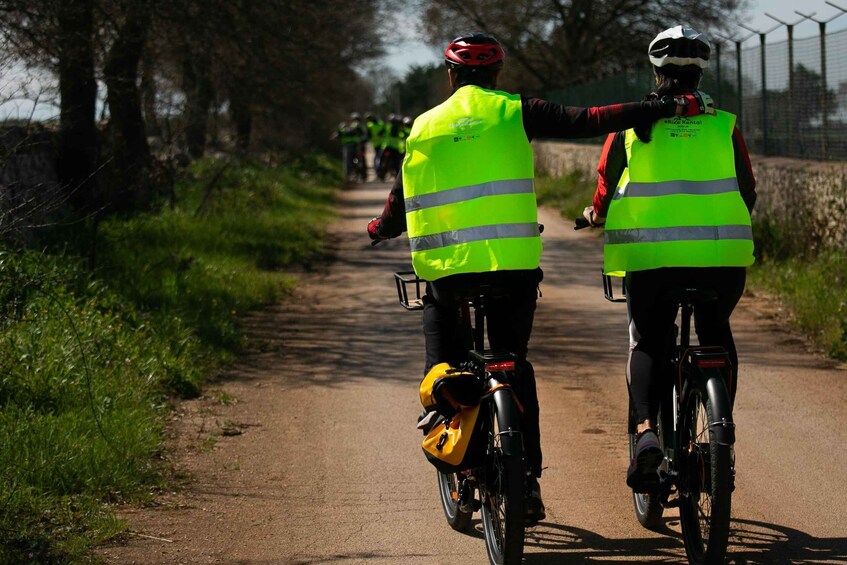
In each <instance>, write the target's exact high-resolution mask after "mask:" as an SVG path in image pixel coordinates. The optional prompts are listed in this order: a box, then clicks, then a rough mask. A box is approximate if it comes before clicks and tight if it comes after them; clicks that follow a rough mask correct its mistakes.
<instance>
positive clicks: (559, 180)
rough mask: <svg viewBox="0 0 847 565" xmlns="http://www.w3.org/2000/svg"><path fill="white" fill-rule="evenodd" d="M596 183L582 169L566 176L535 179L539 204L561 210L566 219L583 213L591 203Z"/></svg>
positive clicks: (568, 219)
mask: <svg viewBox="0 0 847 565" xmlns="http://www.w3.org/2000/svg"><path fill="white" fill-rule="evenodd" d="M594 188H595V185H594V184H593V183H592V182H591V181H590V179H588V178H587V176H586V175H585V173H583V172H582V171H580V170H573V171H571V172H570V173H568V175H567V176H564V177H550V176H539V177H538V178H536V179H535V193H536V195H537V197H538V202H539V204H544V205H546V206H549V207H550V208H553V209H555V210H559V211H560V212H561V213H562V217H563V218H565V220H566V221H570V222H573V219H574V218H576V217H577V216H581V215H582V210H583V209H584V208H585V207H586V206H588V205H589V204H591V200H592V199H593V198H594Z"/></svg>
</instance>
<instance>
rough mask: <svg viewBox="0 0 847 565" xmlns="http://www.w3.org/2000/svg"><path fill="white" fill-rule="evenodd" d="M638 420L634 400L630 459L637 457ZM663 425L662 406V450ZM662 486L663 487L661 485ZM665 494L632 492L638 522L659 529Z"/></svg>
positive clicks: (659, 426)
mask: <svg viewBox="0 0 847 565" xmlns="http://www.w3.org/2000/svg"><path fill="white" fill-rule="evenodd" d="M635 426H636V422H635V407H634V406H633V404H632V400H630V402H629V458H630V460H631V459H633V458H634V457H635V443H636V439H635V438H636V433H635V432H636V429H635ZM663 427H664V426H663V425H662V412H661V408H660V409H659V416H658V418H657V426H656V435H657V436H659V445H660V446H661V447H662V450H664V449H665V433H664V430H663ZM666 466H667V463H662V468H663V469H664V470H667V469H666V468H665V467H666ZM660 488H661V487H660ZM662 500H663V496H662V492H661V490H658V491H656V492H652V493H644V494H642V493H638V492H633V493H632V503H633V508H634V510H635V517H636V519H638V523H639V524H641V525H642V526H644V527H645V528H647V529H648V530H655V529H658V528H659V526H660V525H661V523H662V514H664V511H665V507H664V505H663V504H662Z"/></svg>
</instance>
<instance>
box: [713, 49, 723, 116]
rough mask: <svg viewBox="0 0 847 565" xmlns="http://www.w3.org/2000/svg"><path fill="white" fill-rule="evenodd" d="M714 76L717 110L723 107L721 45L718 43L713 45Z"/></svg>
mask: <svg viewBox="0 0 847 565" xmlns="http://www.w3.org/2000/svg"><path fill="white" fill-rule="evenodd" d="M715 76H716V78H717V81H718V86H717V89H716V90H717V92H715V96H716V97H717V98H716V99H715V103H716V104H717V106H718V108H720V107H722V106H723V100H722V99H721V44H720V42H716V43H715Z"/></svg>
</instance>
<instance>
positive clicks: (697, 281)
mask: <svg viewBox="0 0 847 565" xmlns="http://www.w3.org/2000/svg"><path fill="white" fill-rule="evenodd" d="M745 282H746V271H745V269H744V267H674V268H666V269H655V270H650V271H636V272H632V273H628V274H627V281H626V285H627V287H626V288H627V308H628V311H629V319H630V355H629V363H628V365H627V382H628V383H629V394H630V398H631V399H632V401H633V404H634V406H635V413H636V418H637V419H636V421H637V422H642V421H644V420H646V419H648V418H649V419H651V420H653V421H655V420H656V416H657V413H658V411H659V404H660V402H661V397H662V393H663V391H664V390H665V387H667V386H672V385H671V383H672V381H671V380H670V379H671V377H672V375H671V374H670V373H671V371H670V364H669V362H668V359H669V358H670V354H671V351H672V349H671V348H672V347H673V346H674V322H675V320H676V312H677V305H676V304H675V303H674V302H672V301H668V300H666V299H664V295H665V294H666V293H667V291H668V290H669V289H670V288H673V287H680V286H686V287H700V288H709V289H712V290H714V291H716V292H717V294H718V299H717V300H716V301H714V302H707V303H705V304H701V305H696V306H695V308H694V329H695V332H696V334H697V340H698V342H699V343H700V345H717V346H723V348H724V349H726V350H727V352H728V353H729V357H730V360H731V361H732V383H730V384H729V386H731V387H732V390H730V397H731V398H732V399H733V400H734V399H735V390H736V388H737V382H738V353H737V352H736V350H735V340H734V339H733V337H732V330H731V328H730V325H729V317H730V315H732V311H733V309H734V308H735V305H736V304H738V300H739V299H740V298H741V294H742V293H743V292H744V284H745Z"/></svg>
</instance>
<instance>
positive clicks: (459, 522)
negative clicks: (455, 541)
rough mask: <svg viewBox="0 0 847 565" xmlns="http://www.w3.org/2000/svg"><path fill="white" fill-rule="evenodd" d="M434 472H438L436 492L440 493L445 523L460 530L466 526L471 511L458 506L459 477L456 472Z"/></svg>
mask: <svg viewBox="0 0 847 565" xmlns="http://www.w3.org/2000/svg"><path fill="white" fill-rule="evenodd" d="M436 472H437V473H438V493H439V494H440V495H441V508H442V509H443V510H444V517H445V518H447V523H448V524H450V527H451V528H453V529H454V530H456V531H457V532H461V531H462V530H464V529H466V528H467V527H468V524H470V522H471V517H472V516H473V512H468V511H464V510H461V509H460V508H459V487H460V485H461V477H460V475H459V474H458V473H442V472H441V471H436Z"/></svg>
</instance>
